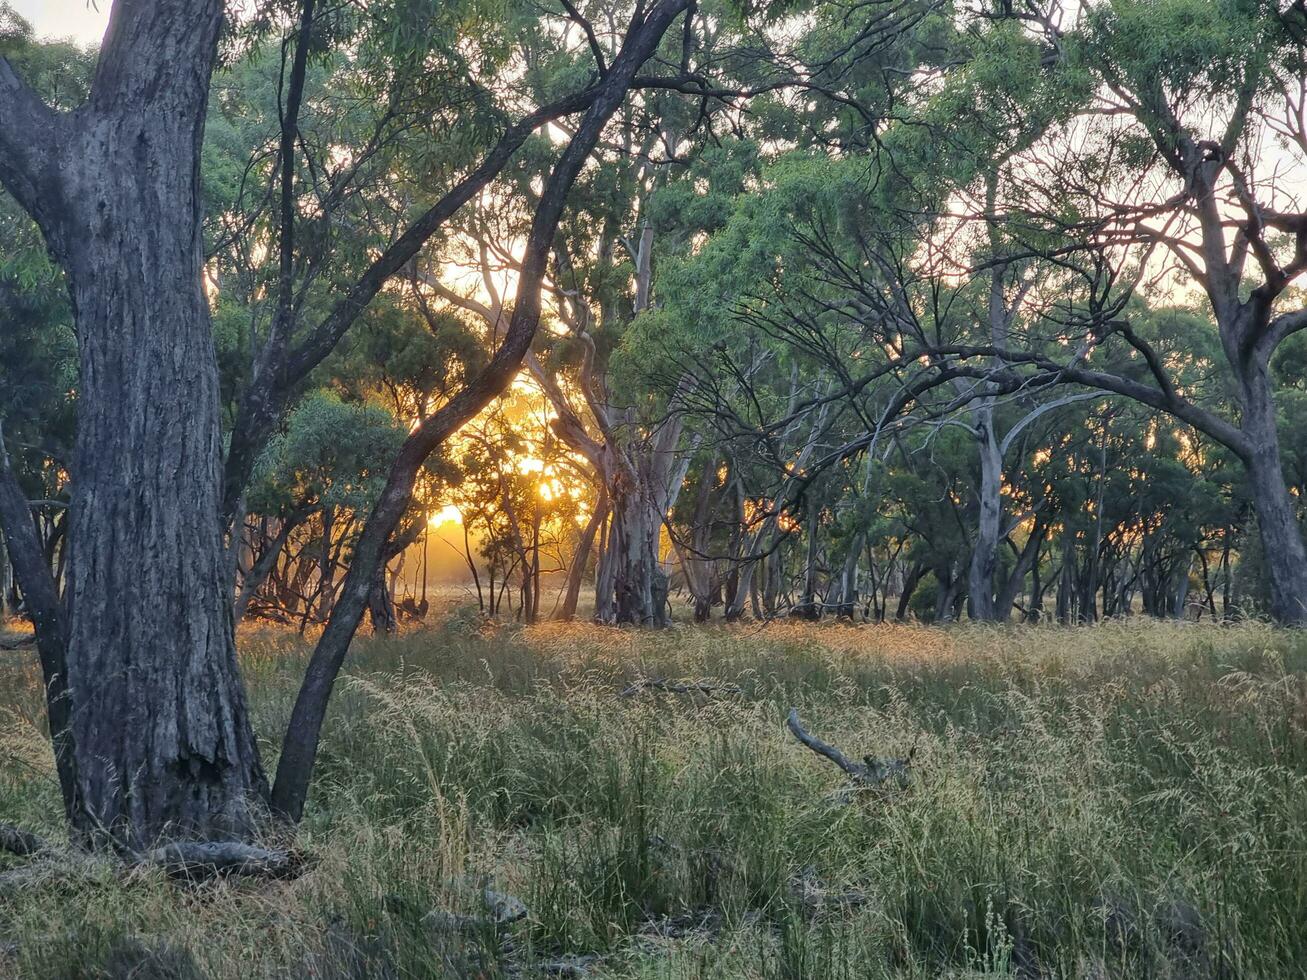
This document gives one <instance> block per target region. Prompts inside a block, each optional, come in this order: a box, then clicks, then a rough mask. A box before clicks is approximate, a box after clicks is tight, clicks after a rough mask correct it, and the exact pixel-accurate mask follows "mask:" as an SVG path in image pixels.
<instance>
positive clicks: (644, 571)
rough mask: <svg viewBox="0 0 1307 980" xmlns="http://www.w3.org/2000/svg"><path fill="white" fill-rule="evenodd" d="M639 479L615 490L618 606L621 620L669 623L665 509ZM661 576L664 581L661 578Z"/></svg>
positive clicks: (615, 615)
mask: <svg viewBox="0 0 1307 980" xmlns="http://www.w3.org/2000/svg"><path fill="white" fill-rule="evenodd" d="M650 489H651V488H649V487H648V486H647V485H644V481H639V482H638V483H635V484H634V485H632V482H630V481H627V480H621V481H619V483H618V485H617V486H616V487H615V488H614V493H613V525H612V531H611V534H610V539H609V548H610V549H611V551H612V555H613V563H614V565H613V568H614V573H613V587H614V607H613V619H614V622H617V623H627V624H635V625H640V626H666V625H667V622H668V619H667V610H666V603H665V601H660V596H661V598H662V600H665V599H666V596H667V587H666V575H665V574H664V572H663V571H662V569H661V568H660V567H659V562H658V550H659V549H658V542H659V537H660V535H661V533H662V511H661V509H660V508H659V507H658V506H657V503H656V502H655V501H654V500H652V499H650V497H651V494H650V492H649V491H650ZM660 579H661V581H660Z"/></svg>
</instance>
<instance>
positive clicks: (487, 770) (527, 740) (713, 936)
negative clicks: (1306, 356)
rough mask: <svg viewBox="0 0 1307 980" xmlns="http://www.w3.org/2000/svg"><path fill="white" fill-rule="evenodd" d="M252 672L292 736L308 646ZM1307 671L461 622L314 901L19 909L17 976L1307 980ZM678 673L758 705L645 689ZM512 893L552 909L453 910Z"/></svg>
mask: <svg viewBox="0 0 1307 980" xmlns="http://www.w3.org/2000/svg"><path fill="white" fill-rule="evenodd" d="M243 648H244V652H245V667H246V671H247V676H248V679H249V683H250V686H251V689H252V691H253V694H254V698H255V702H256V712H257V721H258V724H259V726H260V730H261V731H262V732H263V733H264V734H265V735H267V736H268V737H269V738H271V736H272V735H273V733H275V732H277V731H279V729H280V727H281V725H282V723H283V722H284V719H285V718H286V716H287V714H288V712H289V706H290V701H291V698H292V697H293V694H294V690H295V684H296V683H297V680H298V675H299V671H300V668H301V665H302V661H303V657H304V654H305V647H304V645H303V642H302V641H300V640H297V639H294V638H289V637H285V636H281V635H278V634H273V633H263V634H260V633H251V634H248V635H247V636H245V638H244V642H243ZM0 657H5V658H7V659H4V660H0V819H7V820H12V821H16V822H21V823H23V824H25V825H26V826H28V827H29V828H30V829H35V830H39V831H48V832H53V833H57V832H58V831H57V810H58V804H57V791H56V788H55V786H54V784H53V782H52V780H51V778H50V761H49V757H48V750H47V749H46V747H45V743H44V741H43V739H42V737H41V735H40V733H39V719H40V715H41V710H40V700H39V690H38V687H37V684H36V682H35V680H34V675H33V673H32V669H31V665H30V663H29V662H28V657H27V655H25V654H24V655H18V654H0ZM1305 671H1307V636H1302V635H1297V634H1289V633H1285V632H1277V631H1274V630H1271V629H1270V628H1267V627H1264V626H1258V625H1247V626H1240V627H1236V628H1217V627H1195V626H1186V625H1180V624H1156V623H1151V624H1149V623H1136V624H1124V625H1107V626H1102V627H1097V628H1092V629H1079V630H1058V629H1053V628H1037V629H1030V628H1026V629H1011V630H994V629H980V628H957V629H952V630H947V631H945V630H938V629H927V628H917V627H880V628H872V627H861V628H855V627H841V626H833V625H831V626H791V625H780V626H770V627H766V628H757V627H745V628H739V629H729V630H728V629H720V628H711V629H691V628H681V629H676V630H674V631H670V632H666V633H658V634H655V633H636V632H618V631H612V630H601V629H598V628H594V627H556V626H543V627H538V628H532V629H526V630H515V629H511V628H501V629H498V630H478V629H477V624H476V623H475V621H474V620H472V619H471V618H468V617H457V616H456V617H454V618H453V619H451V620H450V621H449V622H447V623H446V625H445V626H444V627H442V628H441V629H439V630H432V631H428V632H423V633H417V634H413V635H410V636H408V637H405V638H402V639H399V640H395V641H391V642H388V643H387V642H377V641H371V640H361V641H360V642H359V643H358V645H357V648H356V651H355V654H354V656H353V659H352V664H351V667H350V669H349V672H348V676H347V677H346V678H344V680H343V682H342V684H341V685H340V687H339V688H338V695H337V699H336V702H335V705H334V712H333V716H332V717H331V719H330V721H329V726H328V734H327V738H326V740H325V743H324V746H323V751H322V756H321V761H320V765H319V770H318V777H317V781H316V784H315V788H314V794H313V798H312V809H311V812H310V814H309V815H308V816H307V818H306V821H305V824H304V826H303V828H302V834H301V843H302V845H303V847H304V848H305V850H306V851H307V852H308V853H309V854H310V855H311V857H312V860H311V864H310V866H309V870H308V872H307V873H306V874H304V875H302V876H301V877H299V878H297V879H295V880H292V881H283V882H272V883H267V882H264V883H249V882H246V883H220V884H217V885H208V886H204V887H183V886H177V885H173V884H170V883H168V882H167V881H165V880H164V879H163V877H162V876H161V875H158V874H155V873H146V872H134V873H132V874H130V875H127V876H125V877H124V876H123V875H122V874H121V872H119V871H116V870H114V869H110V868H104V869H101V870H100V871H98V872H97V871H94V870H92V871H90V872H87V871H84V870H83V871H80V872H79V873H78V875H76V876H71V877H69V878H67V879H61V878H58V877H55V878H53V879H45V880H39V881H37V882H36V883H34V884H28V885H26V886H23V885H19V886H15V887H10V888H7V889H0V975H9V974H14V975H17V976H23V977H28V976H31V977H57V978H71V977H102V976H112V977H129V976H130V977H197V976H203V977H221V978H227V977H232V978H235V977H241V978H245V977H285V978H299V977H333V978H334V977H358V978H371V977H443V976H450V977H465V976H487V977H497V976H523V977H531V976H541V975H561V976H568V975H571V976H582V975H584V976H590V977H594V978H615V977H640V978H644V977H649V978H653V977H666V978H691V977H723V978H727V977H729V978H737V977H741V978H743V977H749V978H754V977H756V978H790V980H798V978H807V977H812V978H817V977H823V978H824V977H838V978H844V977H847V978H864V977H935V976H953V977H962V976H973V975H980V974H998V975H1003V974H1013V975H1018V976H1031V977H1033V976H1068V977H1101V978H1109V977H1119V976H1140V977H1206V976H1213V977H1215V976H1228V977H1236V976H1237V977H1284V976H1300V975H1305V974H1307V966H1304V965H1303V964H1305V963H1307V673H1305ZM647 677H674V678H692V679H701V678H707V679H713V680H716V681H720V682H722V683H732V684H736V685H739V687H740V688H741V693H740V694H738V695H734V694H727V695H725V696H705V695H700V694H668V693H659V692H655V691H646V692H644V693H641V694H638V695H635V696H632V697H625V698H624V697H621V696H619V694H620V692H621V691H622V690H623V689H624V688H625V687H626V686H627V685H628V684H629V683H630V682H632V681H634V680H637V679H640V678H647ZM791 706H795V707H797V708H798V709H799V711H800V713H801V715H802V717H803V719H804V721H805V723H806V724H807V725H808V726H809V727H810V729H811V730H812V731H813V732H814V733H815V734H818V735H820V736H822V737H823V738H825V739H827V740H829V741H832V742H834V743H835V744H837V745H839V746H841V747H842V748H844V749H845V750H846V751H847V752H848V753H849V754H850V755H853V756H855V757H856V756H861V755H862V754H864V753H872V754H876V755H906V754H907V753H908V752H909V751H910V750H915V752H914V755H913V760H914V761H913V770H912V771H913V776H912V779H911V782H910V783H909V785H907V786H906V787H899V786H897V785H891V786H889V787H887V788H885V789H883V790H880V791H864V792H862V793H860V794H857V795H855V796H854V797H853V798H852V799H849V798H848V797H849V794H848V793H846V792H841V790H842V789H843V788H844V782H843V778H842V776H841V774H840V772H839V771H838V770H837V769H836V768H835V767H834V766H832V765H830V764H829V763H828V762H826V761H825V760H823V759H820V758H818V757H817V756H816V755H814V754H813V753H811V752H809V751H808V750H807V749H805V748H804V747H802V746H801V745H799V744H798V743H797V742H796V741H795V740H794V739H793V738H792V737H791V736H790V734H789V733H788V732H787V730H786V729H785V726H784V719H785V715H786V712H787V711H788V709H789V708H790V707H791ZM266 750H267V755H268V757H269V758H271V757H272V755H273V753H274V748H273V745H272V743H271V742H269V743H268V744H267V747H266ZM0 860H2V859H0ZM479 876H489V877H490V879H491V880H492V887H493V888H495V889H498V890H500V891H503V892H507V893H511V894H513V895H516V896H518V897H520V898H521V899H522V900H523V901H524V902H525V903H526V905H527V906H528V908H529V910H530V914H529V916H528V917H527V918H526V919H525V920H523V921H521V922H518V923H515V924H513V925H510V926H508V927H506V928H504V929H500V930H496V929H495V928H493V927H491V926H480V927H474V928H472V929H471V930H470V931H464V932H457V931H451V930H449V929H441V928H437V927H435V926H433V925H432V923H431V922H430V920H429V919H424V917H425V916H427V913H428V912H430V911H431V910H432V909H453V908H454V906H456V905H457V904H458V902H460V901H465V900H466V894H467V892H468V887H467V886H466V882H467V881H468V880H480V878H479ZM455 910H456V909H455ZM462 911H465V912H467V911H469V910H468V909H466V908H464V909H463V910H462Z"/></svg>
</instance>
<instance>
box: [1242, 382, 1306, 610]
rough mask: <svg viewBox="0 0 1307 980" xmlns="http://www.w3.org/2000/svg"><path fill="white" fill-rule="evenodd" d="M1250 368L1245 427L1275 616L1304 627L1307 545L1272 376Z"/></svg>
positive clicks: (1245, 405) (1251, 477)
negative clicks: (1287, 472) (1287, 476)
mask: <svg viewBox="0 0 1307 980" xmlns="http://www.w3.org/2000/svg"><path fill="white" fill-rule="evenodd" d="M1249 370H1250V371H1252V372H1255V373H1254V374H1253V375H1252V376H1251V377H1249V378H1247V379H1246V380H1244V383H1243V391H1244V405H1243V410H1244V417H1243V425H1242V429H1243V432H1244V435H1245V436H1246V437H1247V439H1248V444H1249V456H1248V459H1247V465H1248V477H1249V484H1250V486H1249V489H1250V491H1251V493H1252V498H1253V508H1254V510H1256V512H1257V530H1258V531H1259V533H1260V534H1261V536H1262V549H1263V552H1264V553H1265V558H1266V571H1267V576H1268V578H1269V579H1270V581H1269V583H1268V584H1269V586H1270V592H1271V615H1272V616H1273V617H1274V618H1275V620H1276V622H1279V623H1283V624H1286V625H1295V626H1301V625H1304V624H1307V548H1304V546H1303V537H1302V527H1301V525H1300V524H1299V523H1298V515H1297V512H1296V510H1295V508H1294V502H1293V498H1292V496H1290V494H1289V489H1288V487H1287V485H1286V484H1285V481H1284V467H1283V465H1282V464H1281V461H1280V440H1279V434H1278V433H1277V431H1276V425H1275V404H1274V402H1273V400H1272V394H1271V383H1270V379H1269V377H1268V376H1267V373H1266V368H1265V367H1264V366H1263V367H1261V368H1260V369H1258V368H1256V367H1250V368H1249Z"/></svg>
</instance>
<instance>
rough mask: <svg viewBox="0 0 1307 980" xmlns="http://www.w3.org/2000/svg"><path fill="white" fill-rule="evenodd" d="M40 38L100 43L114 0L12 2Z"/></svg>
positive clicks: (28, 0) (21, 0)
mask: <svg viewBox="0 0 1307 980" xmlns="http://www.w3.org/2000/svg"><path fill="white" fill-rule="evenodd" d="M9 3H10V6H12V7H13V8H14V10H15V11H16V12H17V13H18V16H19V17H22V18H23V19H24V20H26V21H28V22H29V23H30V24H31V25H32V26H33V27H34V28H36V34H37V36H38V37H43V38H61V39H62V38H72V39H73V40H74V41H76V42H77V43H78V44H83V45H86V44H95V45H98V44H99V43H100V39H101V38H102V37H104V28H105V25H106V24H107V23H108V22H109V6H110V4H111V3H112V0H9Z"/></svg>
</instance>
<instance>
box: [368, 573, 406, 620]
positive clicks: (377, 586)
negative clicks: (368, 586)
mask: <svg viewBox="0 0 1307 980" xmlns="http://www.w3.org/2000/svg"><path fill="white" fill-rule="evenodd" d="M368 619H369V620H371V622H372V635H373V636H394V635H395V634H396V633H398V632H399V619H398V618H397V617H396V616H395V603H394V600H393V599H392V598H391V595H390V589H388V588H387V587H386V566H385V564H384V563H379V564H378V565H377V569H376V572H375V573H374V575H373V577H372V590H371V591H370V592H369V593H368Z"/></svg>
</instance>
